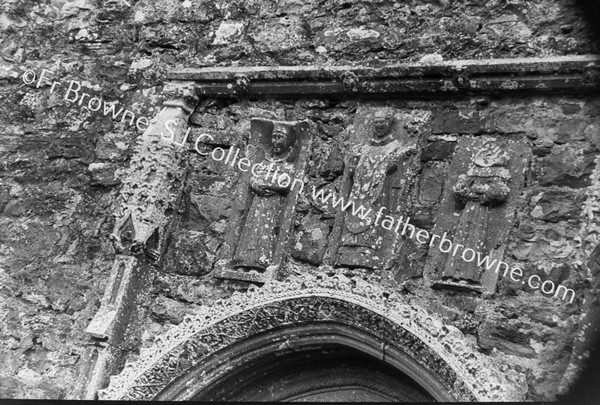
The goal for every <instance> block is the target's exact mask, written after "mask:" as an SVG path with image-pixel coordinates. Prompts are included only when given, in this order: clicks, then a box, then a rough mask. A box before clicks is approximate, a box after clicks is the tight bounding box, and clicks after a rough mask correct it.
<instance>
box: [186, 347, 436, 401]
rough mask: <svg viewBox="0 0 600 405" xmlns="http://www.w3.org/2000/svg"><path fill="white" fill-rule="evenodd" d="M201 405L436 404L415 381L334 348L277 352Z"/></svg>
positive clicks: (224, 381) (208, 393) (215, 389)
mask: <svg viewBox="0 0 600 405" xmlns="http://www.w3.org/2000/svg"><path fill="white" fill-rule="evenodd" d="M194 400H201V401H288V402H304V401H318V402H328V401H340V402H366V401H396V402H409V401H410V402H417V401H418V402H433V401H434V399H433V397H432V396H431V395H429V394H428V393H427V392H426V391H425V390H424V389H422V388H421V387H420V386H418V385H417V384H416V383H415V382H414V381H413V380H412V379H410V378H409V377H408V376H406V375H405V374H403V373H401V372H400V371H398V370H396V369H395V368H393V367H392V366H390V365H388V364H386V363H385V362H383V361H381V360H377V359H374V358H372V357H369V356H367V355H365V354H363V353H361V352H359V351H357V350H354V349H350V348H347V347H340V346H332V347H326V348H325V347H323V348H318V349H316V348H312V349H311V350H303V351H296V352H283V351H282V352H280V353H273V354H271V355H269V356H266V357H264V358H262V359H261V360H260V361H257V362H254V363H253V364H248V365H243V366H241V367H238V368H237V369H236V370H234V371H232V372H231V373H229V374H228V375H227V376H226V377H225V378H221V379H220V380H219V381H218V382H216V383H215V384H213V385H212V386H210V387H208V388H207V389H205V390H203V391H202V392H201V393H199V394H198V395H197V396H196V397H195V398H194Z"/></svg>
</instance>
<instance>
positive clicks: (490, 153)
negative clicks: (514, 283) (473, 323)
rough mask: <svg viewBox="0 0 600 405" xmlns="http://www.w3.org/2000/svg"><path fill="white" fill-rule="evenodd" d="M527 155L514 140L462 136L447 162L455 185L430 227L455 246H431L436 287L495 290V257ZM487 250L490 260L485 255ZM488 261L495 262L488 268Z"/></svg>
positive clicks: (499, 251)
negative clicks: (452, 156)
mask: <svg viewBox="0 0 600 405" xmlns="http://www.w3.org/2000/svg"><path fill="white" fill-rule="evenodd" d="M527 160H528V148H527V147H526V145H523V144H521V143H518V142H512V141H509V140H498V139H494V138H491V137H487V138H478V139H469V138H465V139H461V141H460V142H459V144H458V149H457V152H456V155H455V157H454V160H453V162H452V165H451V167H450V172H451V173H457V174H456V175H454V178H451V179H450V181H449V183H450V184H453V183H454V186H453V187H451V188H449V189H448V190H447V191H446V193H445V195H444V198H443V199H442V205H441V208H440V210H439V211H438V215H437V222H436V229H435V230H434V233H438V234H440V235H441V234H442V233H444V232H447V235H448V236H447V237H448V238H449V239H450V238H452V240H453V247H454V250H452V251H450V252H448V251H447V252H445V253H444V252H441V251H440V250H439V249H430V251H429V258H428V261H427V266H429V269H428V271H429V272H430V273H428V274H429V275H430V279H431V280H432V281H433V283H432V284H433V286H434V287H447V288H457V289H466V290H472V291H478V292H488V293H492V292H494V291H495V287H496V283H497V279H498V274H499V273H498V272H496V263H498V262H499V261H500V260H501V259H502V253H503V251H504V246H503V243H504V241H505V240H506V236H507V232H508V229H509V227H510V224H511V221H512V217H513V215H514V208H515V203H516V201H515V199H516V198H517V197H518V195H519V193H520V190H521V188H522V182H523V181H522V179H523V171H524V167H525V164H526V162H527ZM440 249H441V248H440ZM455 251H456V252H455ZM486 255H489V262H484V261H483V259H484V257H485V256H486ZM487 263H495V264H494V265H491V266H489V268H488V265H487Z"/></svg>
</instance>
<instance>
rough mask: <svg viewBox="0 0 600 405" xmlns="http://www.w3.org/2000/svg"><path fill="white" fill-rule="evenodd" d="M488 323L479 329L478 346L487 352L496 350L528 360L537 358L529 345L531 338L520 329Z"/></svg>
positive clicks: (508, 325) (492, 322) (494, 322)
mask: <svg viewBox="0 0 600 405" xmlns="http://www.w3.org/2000/svg"><path fill="white" fill-rule="evenodd" d="M497 322H498V320H495V321H486V322H484V323H483V324H482V325H481V326H480V327H479V328H478V329H477V345H478V346H479V347H480V348H481V349H482V350H485V351H489V350H492V349H493V348H496V349H498V350H500V351H502V352H505V353H510V354H512V355H518V356H522V357H526V358H530V359H531V358H535V357H537V355H536V352H535V350H534V349H533V347H531V346H530V345H529V337H528V336H527V334H526V333H524V332H523V331H521V330H520V329H519V328H518V327H516V326H514V325H510V324H498V323H497Z"/></svg>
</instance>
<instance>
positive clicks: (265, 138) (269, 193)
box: [215, 119, 308, 282]
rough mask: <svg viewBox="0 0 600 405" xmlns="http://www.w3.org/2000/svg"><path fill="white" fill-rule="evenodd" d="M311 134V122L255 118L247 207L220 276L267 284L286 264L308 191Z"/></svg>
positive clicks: (244, 181) (243, 197)
mask: <svg viewBox="0 0 600 405" xmlns="http://www.w3.org/2000/svg"><path fill="white" fill-rule="evenodd" d="M307 130H308V122H286V121H269V120H260V119H253V120H252V123H251V139H250V143H249V145H248V153H247V157H248V158H250V161H251V162H252V166H251V169H252V170H249V171H248V172H247V173H246V176H242V178H241V181H240V184H241V186H240V187H241V192H240V201H241V204H239V205H238V211H237V213H233V215H232V221H231V227H230V232H229V235H228V240H227V242H226V246H225V247H224V249H223V250H222V252H221V255H222V257H223V258H222V259H221V260H219V261H218V262H217V264H216V272H215V275H216V276H217V277H221V278H233V279H238V280H246V281H254V282H264V281H266V280H268V279H269V278H271V277H273V275H274V273H275V272H276V270H277V269H278V268H279V267H280V266H281V264H282V260H283V254H284V252H283V247H284V246H285V243H286V240H287V236H288V234H289V230H290V226H291V218H292V214H293V208H294V205H295V201H296V195H297V193H298V192H299V191H301V188H302V187H303V183H302V177H303V172H304V165H305V157H306V150H307V146H308V145H307V142H308V139H307V134H306V132H307ZM236 214H237V215H236Z"/></svg>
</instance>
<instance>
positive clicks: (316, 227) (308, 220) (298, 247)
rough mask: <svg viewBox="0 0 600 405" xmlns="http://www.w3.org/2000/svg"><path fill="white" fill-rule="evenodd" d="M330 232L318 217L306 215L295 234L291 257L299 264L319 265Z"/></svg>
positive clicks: (329, 227)
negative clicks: (299, 262)
mask: <svg viewBox="0 0 600 405" xmlns="http://www.w3.org/2000/svg"><path fill="white" fill-rule="evenodd" d="M329 222H331V221H329ZM330 232H331V226H330V224H329V223H328V222H324V221H323V220H322V218H321V216H320V215H318V214H309V215H306V216H305V217H304V218H302V221H301V222H300V226H299V227H298V230H297V232H296V235H295V240H294V242H293V245H292V257H293V258H294V259H296V260H299V261H301V262H306V263H310V264H313V265H316V266H318V265H320V264H321V262H322V261H323V256H324V254H325V251H326V250H327V245H328V243H329V240H328V239H329V233H330Z"/></svg>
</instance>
